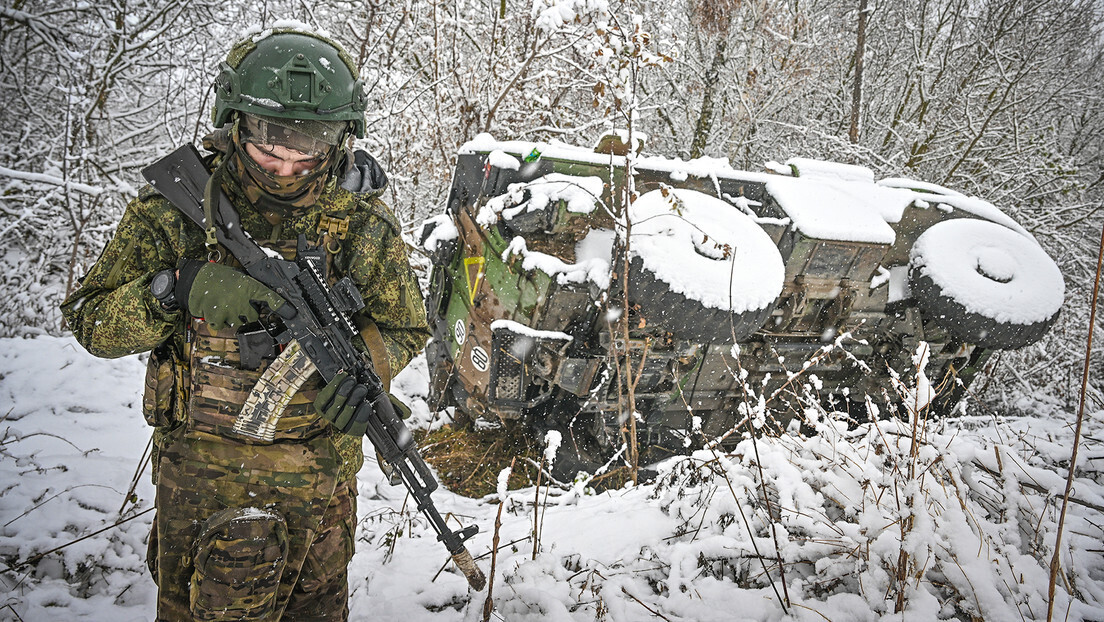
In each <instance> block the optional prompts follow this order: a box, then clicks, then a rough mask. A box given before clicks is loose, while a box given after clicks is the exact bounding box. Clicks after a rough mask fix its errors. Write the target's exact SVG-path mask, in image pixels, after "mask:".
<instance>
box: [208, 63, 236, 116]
mask: <svg viewBox="0 0 1104 622" xmlns="http://www.w3.org/2000/svg"><path fill="white" fill-rule="evenodd" d="M213 87H214V89H215V113H214V118H213V119H212V122H213V124H214V126H215V127H222V126H223V125H226V123H227V121H229V120H230V115H231V113H232V112H233V108H232V107H231V106H232V105H233V104H236V103H238V102H239V101H240V100H241V85H240V81H239V79H238V72H237V71H235V70H234V68H233V67H231V66H230V65H229V64H227V63H226V62H225V61H224V62H221V63H219V73H218V76H216V77H215V81H214V83H213Z"/></svg>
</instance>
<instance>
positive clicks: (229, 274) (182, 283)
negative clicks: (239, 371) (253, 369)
mask: <svg viewBox="0 0 1104 622" xmlns="http://www.w3.org/2000/svg"><path fill="white" fill-rule="evenodd" d="M176 299H177V300H178V301H185V304H186V305H187V309H188V312H189V313H191V314H192V315H193V316H195V317H201V318H203V319H204V320H205V321H206V322H207V324H209V325H210V326H211V328H213V329H215V330H222V329H223V328H224V327H226V326H229V327H231V328H235V327H237V326H241V325H243V324H248V323H250V322H256V321H257V320H258V319H259V318H260V310H262V309H263V308H264V306H266V305H267V307H268V308H269V309H271V310H272V311H280V309H281V308H283V307H285V306H286V308H285V309H283V310H282V311H280V315H281V316H283V317H285V318H287V317H288V314H289V313H290V315H291V316H294V314H295V312H294V309H292V307H291V306H288V305H287V301H285V300H284V299H283V298H281V297H280V295H279V294H277V293H276V292H274V291H272V290H271V289H269V288H267V287H265V286H264V285H263V284H262V283H261V282H260V281H258V280H256V279H254V278H253V277H251V276H249V275H248V274H245V273H244V272H242V271H240V270H235V269H234V268H231V267H229V266H224V265H222V264H218V263H211V262H204V261H194V260H193V261H187V262H185V263H184V264H182V265H181V267H180V277H179V278H178V279H177V281H176Z"/></svg>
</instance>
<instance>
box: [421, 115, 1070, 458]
mask: <svg viewBox="0 0 1104 622" xmlns="http://www.w3.org/2000/svg"><path fill="white" fill-rule="evenodd" d="M605 144H606V145H609V144H613V145H614V146H616V141H613V142H612V143H611V142H610V141H606V142H605ZM625 151H626V150H624V149H622V151H621V152H622V153H624V152H625ZM615 152H616V149H603V148H602V147H601V146H600V147H599V148H598V149H597V150H595V151H590V150H586V149H581V148H576V147H569V146H564V145H560V144H555V145H553V144H542V143H530V142H516V141H515V142H496V141H494V140H493V139H492V138H491V137H490V136H488V135H481V136H479V137H477V138H476V139H475V140H473V141H471V142H469V143H467V144H466V145H464V146H463V147H462V148H461V150H460V153H459V156H458V160H457V164H456V169H455V172H454V177H453V183H452V189H451V192H450V194H449V198H448V203H447V206H446V211H445V213H444V214H441V215H438V216H435V217H433V218H430V219H428V220H427V221H426V222H425V223H424V225H423V229H422V237H421V243H422V245H423V247H424V248H425V250H426V251H427V252H428V253H429V254H430V256H431V258H432V261H433V273H432V277H431V283H430V293H429V297H428V299H427V307H428V310H429V315H430V322H431V324H432V326H433V332H434V335H433V340H432V341H431V342H430V344H429V345H428V346H427V358H428V361H429V366H430V371H431V400H430V401H431V403H432V404H435V405H437V406H438V407H440V408H443V407H446V406H455V407H456V408H457V410H458V413H459V414H460V415H461V416H466V417H467V418H470V419H471V420H475V421H478V420H481V419H482V420H487V421H496V422H497V421H502V422H508V421H520V422H521V423H522V424H524V425H528V426H532V428H533V429H534V431H535V432H536V433H538V434H539V433H542V432H545V431H549V430H555V431H558V432H560V433H561V435H562V439H563V440H562V443H561V445H560V448H559V452H558V454H557V456H556V460H555V463H554V464H555V468H554V470H553V474H554V475H555V476H556V477H558V478H561V479H567V480H570V479H571V478H572V477H573V476H574V475H575V473H576V472H577V471H578V470H580V469H581V470H587V471H590V472H594V471H595V470H597V469H601V468H602V466H603V465H606V464H609V462H610V460H611V459H613V458H615V457H616V456H618V452H619V451H620V450H621V448H622V447H623V446H624V435H623V432H622V427H623V425H622V424H623V422H624V421H625V416H624V415H623V413H627V412H630V410H629V408H628V407H627V406H626V397H627V396H626V392H625V381H624V379H623V378H622V377H621V372H620V371H619V370H618V366H617V364H616V358H617V357H621V358H622V360H623V358H624V354H625V352H626V350H628V352H630V353H631V358H632V360H633V361H634V362H633V375H634V380H635V381H636V382H637V384H636V386H635V397H636V412H637V420H638V425H637V433H638V440H639V444H640V447H641V452H642V454H641V456H642V460H643V461H649V460H657V459H660V458H662V457H665V456H667V455H670V454H672V453H684V452H686V451H687V450H688V449H689V448H693V447H697V446H701V444H702V443H703V442H706V441H708V440H712V439H716V438H719V437H722V436H724V435H725V434H726V432H729V431H730V430H732V429H733V428H734V426H737V425H739V424H740V423H741V421H742V420H743V418H744V416H745V414H746V413H747V412H748V409H747V408H746V407H745V408H741V405H746V404H747V403H748V402H749V400H750V401H751V402H753V403H754V402H755V400H757V399H759V397H760V396H767V397H772V398H773V399H771V400H770V401H769V404H768V407H769V408H770V411H771V414H772V417H773V419H774V421H773V424H774V425H775V427H777V428H778V429H784V428H785V426H786V425H787V423H788V422H789V421H790V420H792V419H793V417H792V415H793V414H794V413H795V412H799V411H800V409H801V408H802V406H801V404H800V403H799V401H798V400H797V398H796V393H795V392H790V391H787V390H785V388H786V387H787V384H788V383H789V382H791V380H790V379H791V378H792V377H793V375H794V374H795V373H797V372H799V371H800V372H802V373H801V380H800V382H802V383H809V385H810V386H811V387H812V388H813V390H814V391H816V392H817V393H819V395H820V396H821V398H822V400H823V401H825V402H826V403H830V404H832V405H833V407H834V408H836V409H839V410H848V409H849V410H851V411H853V412H855V413H857V414H859V413H861V414H862V415H865V413H866V400H867V399H868V398H869V399H870V400H872V401H873V402H874V403H880V404H882V405H883V407H884V405H885V404H886V402H888V401H892V400H894V399H895V398H894V397H892V396H893V391H892V378H893V377H894V374H902V373H905V372H907V371H909V370H910V369H912V368H913V367H914V365H915V364H914V362H913V357H914V354H915V353H916V351H917V349H918V347H919V346H920V343H921V342H926V343H927V344H929V346H930V350H929V352H928V353H927V359H926V360H927V368H926V374H927V377H929V378H930V379H931V382H932V384H933V386H941V387H943V390H942V391H941V393H940V394H939V395H938V397H937V398H936V399H935V400H934V401H933V402H932V404H931V406H932V408H934V409H935V410H936V411H937V412H942V413H946V412H949V411H951V410H952V409H953V407H954V405H955V403H956V402H957V401H958V400H959V399H960V398H961V396H962V395H963V392H964V390H965V388H966V387H967V386H968V385H969V383H970V382H971V380H972V379H973V377H974V376H975V374H976V373H977V371H978V370H979V367H980V365H981V364H982V363H983V362H984V360H985V359H986V358H987V356H988V355H989V354H991V353H992V352H993V351H994V350H997V349H1009V348H1018V347H1022V346H1025V345H1028V344H1031V343H1034V342H1035V341H1037V340H1038V339H1039V338H1041V337H1042V336H1043V334H1045V332H1046V331H1047V329H1048V328H1049V327H1050V325H1051V324H1052V323H1053V322H1054V321H1055V319H1056V318H1057V316H1058V313H1059V308H1060V306H1061V303H1062V300H1063V294H1064V284H1063V280H1062V275H1061V273H1060V272H1059V270H1058V268H1057V266H1056V265H1055V263H1054V262H1053V261H1052V260H1051V258H1050V257H1049V256H1048V255H1047V254H1046V252H1045V251H1043V249H1042V248H1041V247H1040V246H1039V244H1038V243H1037V242H1036V241H1035V239H1034V238H1033V237H1032V236H1031V235H1030V234H1029V233H1028V232H1027V231H1025V230H1024V229H1023V228H1022V227H1021V226H1019V225H1018V224H1017V223H1016V222H1014V221H1013V220H1012V219H1011V218H1009V217H1008V216H1006V215H1005V214H1004V213H1003V212H1001V211H1000V210H999V209H997V208H996V207H994V206H993V205H991V204H989V203H987V202H985V201H982V200H980V199H976V198H972V197H967V196H964V195H962V194H959V193H957V192H954V191H952V190H949V189H946V188H942V187H939V186H934V185H932V184H926V183H923V182H918V181H912V180H906V179H884V180H881V181H875V178H874V175H873V173H872V172H871V171H870V170H868V169H865V168H862V167H858V166H851V165H845V164H839V163H831V162H821V161H815V160H806V159H792V160H789V161H787V162H786V163H785V164H784V165H779V164H773V163H772V164H771V165H770V166H769V167H768V168H769V169H770V171H771V172H767V173H755V172H747V171H738V170H734V169H732V168H731V167H730V166H729V164H728V163H727V162H726V161H723V160H714V159H701V160H694V161H691V162H683V161H680V160H672V159H666V158H661V157H647V156H637V157H635V158H634V162H633V167H634V170H635V176H634V183H635V189H636V192H637V197H636V199H635V200H634V201H632V202H631V205H629V206H627V209H625V207H626V206H625V205H624V201H623V197H624V196H625V192H624V189H625V184H626V174H625V169H626V157H625V156H624V155H615ZM618 257H627V258H628V261H627V263H628V265H629V271H628V287H627V288H623V287H622V286H621V280H620V278H619V277H620V275H621V271H622V270H623V268H624V265H623V263H624V261H623V260H621V261H619V260H618V259H617V258H618ZM625 290H627V296H628V305H627V308H628V309H629V317H628V318H627V320H628V327H629V328H628V338H627V339H626V338H625V333H624V329H623V328H620V324H619V319H620V317H621V315H620V314H619V310H620V309H623V308H626V306H625V304H624V300H625V294H624V291H625ZM844 336H847V337H849V338H847V339H844V338H843V337H844ZM837 341H845V342H846V343H844V344H843V345H842V346H841V347H826V346H834V344H835V343H836V342H837ZM749 390H750V392H749ZM737 437H738V435H734V436H732V437H731V440H733V441H735V440H737Z"/></svg>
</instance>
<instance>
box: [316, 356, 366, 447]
mask: <svg viewBox="0 0 1104 622" xmlns="http://www.w3.org/2000/svg"><path fill="white" fill-rule="evenodd" d="M314 409H315V410H316V411H318V414H319V415H321V416H322V418H323V419H325V420H327V421H329V422H330V423H332V424H333V425H334V427H335V428H337V429H338V430H340V431H341V432H342V433H344V434H348V435H350V436H364V431H365V430H367V429H368V417H370V416H371V415H372V402H370V401H368V387H366V386H364V385H363V384H360V383H358V382H357V381H356V379H355V378H352V377H350V376H349V374H348V373H347V372H339V373H338V374H337V375H336V376H334V377H333V379H331V380H330V381H329V382H328V383H327V384H326V386H325V387H323V388H322V390H321V391H319V392H318V397H317V398H316V399H315V400H314Z"/></svg>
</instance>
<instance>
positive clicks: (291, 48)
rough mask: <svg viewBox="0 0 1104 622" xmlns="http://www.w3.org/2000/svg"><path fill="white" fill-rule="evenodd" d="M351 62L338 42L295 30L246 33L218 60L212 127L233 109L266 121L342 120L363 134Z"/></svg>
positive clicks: (360, 86)
mask: <svg viewBox="0 0 1104 622" xmlns="http://www.w3.org/2000/svg"><path fill="white" fill-rule="evenodd" d="M357 73H358V72H357V67H356V62H355V61H354V60H353V59H352V57H351V56H349V54H348V53H347V52H345V50H344V49H343V48H342V47H341V45H340V44H338V43H337V42H335V41H333V40H332V39H329V38H327V37H325V36H322V35H320V34H317V33H314V32H310V31H307V30H300V29H296V28H276V29H273V30H271V31H265V32H264V33H262V34H258V35H254V36H247V37H245V38H244V39H242V40H241V41H239V42H238V43H237V44H235V45H234V47H233V48H231V49H230V52H229V54H227V57H226V60H225V61H223V62H222V63H220V64H219V74H218V77H217V78H216V79H215V83H214V86H215V110H214V118H213V119H212V121H213V122H214V125H215V127H222V126H224V125H226V124H227V123H228V122H230V121H232V118H233V111H239V112H244V113H247V114H251V115H256V116H261V117H268V118H272V119H286V120H292V119H294V120H300V121H324V122H333V121H345V122H348V123H350V124H351V125H352V128H351V129H352V131H353V133H354V134H355V135H356V136H357V137H358V138H363V137H364V131H365V122H364V110H365V107H366V101H367V99H366V96H365V94H364V82H363V80H361V79H359V78H358V77H357Z"/></svg>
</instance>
